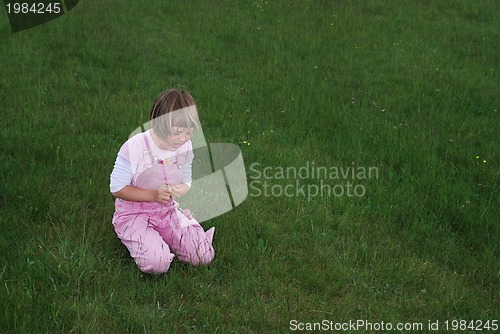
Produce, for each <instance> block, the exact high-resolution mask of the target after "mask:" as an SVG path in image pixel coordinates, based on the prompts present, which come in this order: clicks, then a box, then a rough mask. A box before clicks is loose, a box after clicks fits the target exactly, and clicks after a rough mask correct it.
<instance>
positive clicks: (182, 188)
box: [171, 183, 189, 198]
mask: <svg viewBox="0 0 500 334" xmlns="http://www.w3.org/2000/svg"><path fill="white" fill-rule="evenodd" d="M188 191H189V186H188V185H187V184H185V183H181V184H176V185H175V186H173V187H172V188H171V195H172V196H173V197H174V198H177V197H181V196H184V195H186V194H187V193H188Z"/></svg>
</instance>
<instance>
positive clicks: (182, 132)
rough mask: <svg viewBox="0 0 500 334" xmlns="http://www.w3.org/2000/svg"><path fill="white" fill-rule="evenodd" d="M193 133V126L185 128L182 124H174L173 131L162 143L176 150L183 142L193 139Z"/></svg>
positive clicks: (167, 147) (168, 148) (169, 148)
mask: <svg viewBox="0 0 500 334" xmlns="http://www.w3.org/2000/svg"><path fill="white" fill-rule="evenodd" d="M192 134H193V128H184V127H181V126H174V127H173V128H172V132H171V133H170V134H169V135H168V136H167V138H166V139H165V140H162V144H163V145H164V146H165V148H166V149H167V150H176V149H178V148H179V147H180V146H181V145H182V144H184V143H185V142H187V141H188V140H189V139H191V135H192Z"/></svg>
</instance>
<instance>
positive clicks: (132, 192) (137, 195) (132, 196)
mask: <svg viewBox="0 0 500 334" xmlns="http://www.w3.org/2000/svg"><path fill="white" fill-rule="evenodd" d="M132 177H133V174H132V167H131V166H130V162H128V161H127V160H125V159H123V158H121V157H120V156H118V157H117V158H116V161H115V167H114V168H113V172H112V173H111V176H110V190H111V193H112V194H113V196H115V197H117V198H120V199H123V200H125V201H131V202H158V203H162V204H166V203H168V201H169V200H170V197H171V195H170V189H167V187H166V186H162V187H160V188H159V189H158V190H147V189H141V188H137V187H135V186H132V185H130V183H131V180H132Z"/></svg>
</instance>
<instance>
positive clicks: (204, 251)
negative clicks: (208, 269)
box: [158, 211, 215, 266]
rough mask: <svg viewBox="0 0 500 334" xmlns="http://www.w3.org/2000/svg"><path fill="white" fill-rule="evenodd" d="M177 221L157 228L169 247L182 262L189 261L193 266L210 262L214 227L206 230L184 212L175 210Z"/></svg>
mask: <svg viewBox="0 0 500 334" xmlns="http://www.w3.org/2000/svg"><path fill="white" fill-rule="evenodd" d="M177 217H178V218H179V219H178V222H170V224H168V225H166V226H165V227H163V228H161V229H159V230H158V231H159V232H160V234H161V236H162V237H163V239H164V240H165V241H166V242H167V243H168V244H169V245H170V249H171V250H172V252H173V253H174V254H175V255H176V256H177V258H178V259H179V260H180V261H182V262H188V263H191V264H192V265H194V266H198V265H200V264H209V263H210V262H212V260H213V258H214V256H215V251H214V248H213V247H212V238H213V234H214V230H215V228H213V227H212V228H211V229H210V230H208V231H207V232H205V231H204V230H203V227H201V225H200V224H199V223H198V222H197V221H196V220H195V219H194V218H192V219H188V218H187V217H186V216H185V215H184V214H182V213H181V212H179V211H177Z"/></svg>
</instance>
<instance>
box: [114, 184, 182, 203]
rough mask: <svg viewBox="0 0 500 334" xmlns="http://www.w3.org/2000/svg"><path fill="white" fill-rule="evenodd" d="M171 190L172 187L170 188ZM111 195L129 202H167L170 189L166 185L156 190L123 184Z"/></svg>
mask: <svg viewBox="0 0 500 334" xmlns="http://www.w3.org/2000/svg"><path fill="white" fill-rule="evenodd" d="M172 192H173V189H172ZM112 194H113V196H115V197H117V198H120V199H123V200H125V201H131V202H158V203H161V204H167V203H168V202H169V201H170V197H171V194H170V191H169V189H168V188H167V186H162V187H160V189H158V190H148V189H141V188H137V187H134V186H125V187H123V188H122V189H120V190H119V191H116V192H113V193H112Z"/></svg>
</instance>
